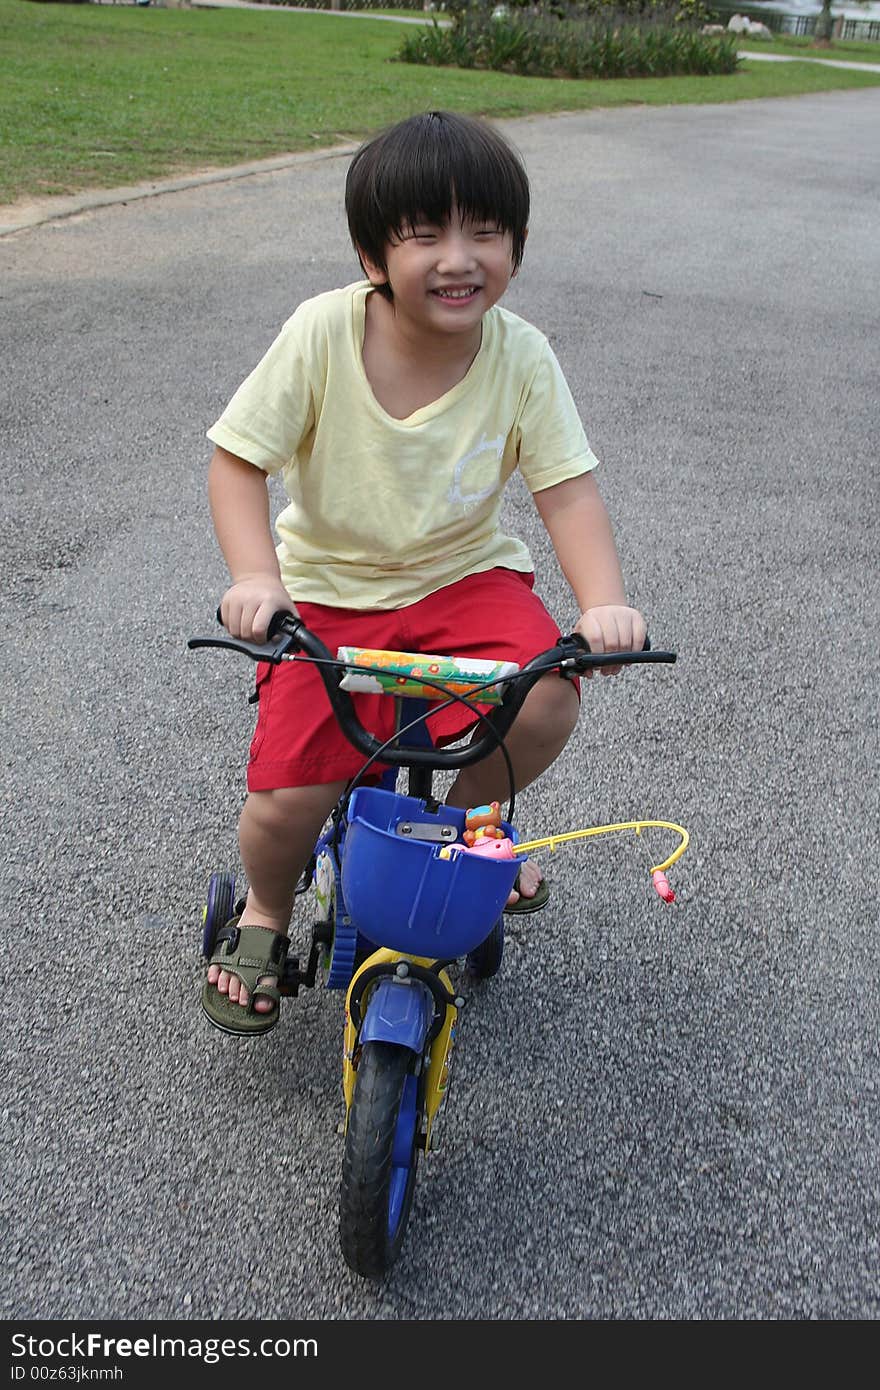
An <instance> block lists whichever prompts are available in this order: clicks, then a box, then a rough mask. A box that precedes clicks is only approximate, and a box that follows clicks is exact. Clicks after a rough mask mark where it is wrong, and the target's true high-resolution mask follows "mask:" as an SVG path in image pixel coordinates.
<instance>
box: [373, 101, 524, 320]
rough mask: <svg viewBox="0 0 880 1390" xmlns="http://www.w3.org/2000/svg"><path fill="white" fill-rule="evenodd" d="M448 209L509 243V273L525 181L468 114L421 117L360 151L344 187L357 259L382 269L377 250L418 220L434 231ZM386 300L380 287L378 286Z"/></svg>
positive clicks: (498, 142) (518, 249) (503, 144)
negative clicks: (490, 226) (496, 230)
mask: <svg viewBox="0 0 880 1390" xmlns="http://www.w3.org/2000/svg"><path fill="white" fill-rule="evenodd" d="M453 204H455V206H456V207H457V209H458V211H459V212H460V213H461V214H462V215H463V216H464V217H467V218H473V219H474V220H475V221H488V222H493V223H495V224H496V225H497V226H499V227H500V228H501V230H502V231H505V232H509V233H510V236H511V239H512V241H513V268H514V270H517V269H518V268H519V265H520V263H521V261H522V257H523V250H524V249H525V241H526V232H527V229H528V223H529V181H528V177H527V175H526V171H525V169H524V167H523V163H522V160H521V159H520V157H519V155H518V154H517V153H516V152H515V150H514V149H513V148H512V147H511V146H510V145H509V144H508V142H507V141H506V140H505V139H504V137H503V136H502V135H501V134H499V132H498V131H497V130H495V128H494V127H493V126H491V125H489V124H488V123H487V122H485V121H481V120H477V119H476V118H475V117H473V116H459V115H457V114H456V113H455V112H452V111H426V112H424V113H423V114H421V115H418V116H410V117H409V118H408V119H407V120H405V121H400V122H398V124H396V125H393V126H389V127H388V128H387V129H386V130H383V131H382V132H380V134H379V135H376V136H374V138H373V139H371V140H368V141H367V142H366V143H365V144H363V145H361V147H360V149H359V150H358V151H357V153H356V154H355V156H354V159H353V160H352V161H351V164H350V165H349V169H348V175H347V177H346V181H345V211H346V214H347V216H348V230H349V232H350V234H351V239H352V242H353V243H354V249H355V251H356V252H357V253H358V259H359V260H361V266H362V268H363V260H362V259H361V253H362V252H363V254H364V255H366V256H367V258H368V259H369V260H370V261H372V262H373V264H374V265H377V266H379V267H381V269H382V270H384V269H385V264H386V262H385V250H386V247H387V246H388V243H389V242H390V241H392V240H393V239H394V238H395V237H399V236H401V235H403V234H404V233H405V232H406V230H407V229H408V228H409V227H411V226H413V225H414V223H416V222H417V221H418V220H419V219H421V218H424V219H425V220H426V221H428V222H432V223H436V224H437V225H438V226H443V225H445V224H446V223H447V222H448V221H449V218H450V217H451V215H452V207H453ZM380 288H381V290H382V292H383V293H385V294H386V296H387V297H388V298H390V297H391V290H390V287H389V286H388V285H383V286H381V287H380Z"/></svg>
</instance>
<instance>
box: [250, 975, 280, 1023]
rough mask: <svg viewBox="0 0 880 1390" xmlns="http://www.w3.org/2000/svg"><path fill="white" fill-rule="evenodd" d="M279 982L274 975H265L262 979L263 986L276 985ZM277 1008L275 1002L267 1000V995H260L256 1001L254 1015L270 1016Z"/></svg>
mask: <svg viewBox="0 0 880 1390" xmlns="http://www.w3.org/2000/svg"><path fill="white" fill-rule="evenodd" d="M277 983H278V981H277V980H276V979H275V978H274V976H272V975H263V976H262V978H261V979H260V984H261V985H276V984H277ZM274 1008H275V1000H274V999H267V998H266V996H265V995H259V996H258V998H257V999H256V1000H255V1001H254V1013H257V1014H270V1013H271V1012H272V1010H273V1009H274Z"/></svg>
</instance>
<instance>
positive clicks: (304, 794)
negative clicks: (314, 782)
mask: <svg viewBox="0 0 880 1390" xmlns="http://www.w3.org/2000/svg"><path fill="white" fill-rule="evenodd" d="M344 786H345V784H344V782H339V783H335V782H334V783H323V784H320V785H318V786H314V787H275V788H274V789H273V790H271V791H260V792H249V793H248V798H247V801H246V803H245V808H244V814H245V815H246V816H247V817H248V818H249V819H250V820H251V821H253V822H255V823H257V824H258V825H260V826H261V827H262V828H263V829H264V830H267V831H270V832H272V831H285V830H291V829H293V828H295V827H297V826H304V827H311V826H314V827H315V833H316V834H317V832H318V830H320V828H321V826H322V825H323V823H324V821H325V820H326V819H327V817H328V816H329V814H330V812H331V811H332V809H333V807H334V806H335V805H336V802H337V801H338V799H339V797H340V795H341V794H342V791H343V789H344Z"/></svg>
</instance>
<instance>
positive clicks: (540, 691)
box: [446, 673, 580, 902]
mask: <svg viewBox="0 0 880 1390" xmlns="http://www.w3.org/2000/svg"><path fill="white" fill-rule="evenodd" d="M579 712H580V701H579V699H578V695H577V691H576V690H575V688H574V686H573V685H572V683H571V681H568V680H560V678H559V676H557V675H556V674H555V673H554V674H552V675H548V676H544V677H542V679H541V680H539V681H538V683H537V685H535V686H533V688H532V689H531V690H530V691H529V694H528V696H527V697H526V700H525V702H524V704H523V707H522V709H521V710H520V712H519V714H518V715H517V717H516V721H515V722H514V725H513V727H512V729H511V730H510V733H509V734H508V735H507V738H506V739H505V744H506V746H507V751H508V754H509V755H510V761H511V764H512V766H513V778H514V786H515V787H516V790H517V791H518V792H520V791H522V789H523V787H527V786H528V785H529V783H530V782H534V780H535V778H536V777H540V775H541V773H542V772H545V771H546V769H547V768H548V767H549V766H550V765H551V763H553V762H555V761H556V759H557V758H558V757H559V754H560V753H561V752H562V750H563V748H564V747H565V745H566V744H567V742H568V740H569V738H570V737H571V735H572V733H573V731H574V729H575V726H576V724H577V722H578V714H579ZM479 734H480V731H479V729H478V730H477V731H476V733H475V734H474V737H475V738H478V737H479ZM509 795H510V782H509V777H508V772H507V764H506V763H505V761H504V758H503V756H502V754H501V753H500V752H499V751H498V750H497V749H496V751H495V752H494V753H490V754H489V756H488V757H487V758H484V759H483V760H482V762H479V763H475V764H474V766H473V767H463V768H462V769H461V771H460V772H459V774H458V776H457V777H456V779H455V781H454V782H453V784H452V786H451V787H450V789H449V791H448V793H447V795H446V800H447V802H448V803H449V805H450V806H460V807H462V808H466V807H468V806H482V805H484V804H487V803H488V802H490V801H502V802H503V801H506V800H507V798H508V796H509ZM541 878H542V875H541V871H540V870H539V869H538V867H537V865H536V864H535V863H534V861H533V860H531V859H526V861H525V863H524V864H523V867H522V870H521V871H520V876H519V880H518V882H519V887H520V890H521V893H522V896H523V897H524V898H533V897H534V896H535V892H536V891H537V888H538V885H539V884H540V882H541ZM515 901H516V896H515V895H514V896H513V897H512V902H515Z"/></svg>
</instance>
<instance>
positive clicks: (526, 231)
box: [510, 227, 529, 280]
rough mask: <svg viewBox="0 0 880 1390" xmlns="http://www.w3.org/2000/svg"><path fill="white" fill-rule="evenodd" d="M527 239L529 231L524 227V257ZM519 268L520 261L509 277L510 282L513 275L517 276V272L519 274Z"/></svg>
mask: <svg viewBox="0 0 880 1390" xmlns="http://www.w3.org/2000/svg"><path fill="white" fill-rule="evenodd" d="M528 239H529V229H528V227H526V229H525V231H524V232H523V255H525V251H526V242H527V241H528ZM521 267H522V261H520V263H519V265H518V266H517V267H516V268H515V270H514V272H513V275H511V277H510V278H511V280H512V279H513V277H514V275H519V272H520V269H521Z"/></svg>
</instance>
